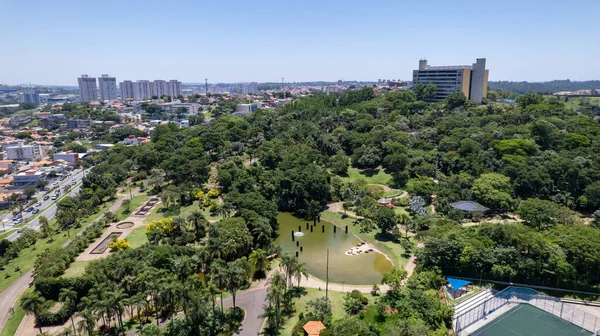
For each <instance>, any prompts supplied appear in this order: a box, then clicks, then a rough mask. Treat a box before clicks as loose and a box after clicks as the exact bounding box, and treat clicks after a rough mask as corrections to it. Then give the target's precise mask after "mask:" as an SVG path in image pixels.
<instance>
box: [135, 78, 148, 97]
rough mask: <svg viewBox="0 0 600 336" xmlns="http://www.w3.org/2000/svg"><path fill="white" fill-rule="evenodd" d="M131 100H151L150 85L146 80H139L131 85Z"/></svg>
mask: <svg viewBox="0 0 600 336" xmlns="http://www.w3.org/2000/svg"><path fill="white" fill-rule="evenodd" d="M133 98H134V99H135V100H143V99H150V98H152V83H150V81H147V80H139V81H137V82H134V83H133Z"/></svg>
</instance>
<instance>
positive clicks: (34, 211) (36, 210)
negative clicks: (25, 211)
mask: <svg viewBox="0 0 600 336" xmlns="http://www.w3.org/2000/svg"><path fill="white" fill-rule="evenodd" d="M38 212H40V209H33V211H32V212H31V213H32V214H34V215H35V214H36V213H38Z"/></svg>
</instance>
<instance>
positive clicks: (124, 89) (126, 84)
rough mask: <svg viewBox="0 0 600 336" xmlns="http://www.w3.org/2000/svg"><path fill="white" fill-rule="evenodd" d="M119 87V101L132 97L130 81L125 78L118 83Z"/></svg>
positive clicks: (131, 83)
mask: <svg viewBox="0 0 600 336" xmlns="http://www.w3.org/2000/svg"><path fill="white" fill-rule="evenodd" d="M119 89H120V90H121V101H126V100H127V99H130V98H134V94H133V82H132V81H130V80H126V81H123V82H121V83H119Z"/></svg>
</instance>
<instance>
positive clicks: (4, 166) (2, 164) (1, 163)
mask: <svg viewBox="0 0 600 336" xmlns="http://www.w3.org/2000/svg"><path fill="white" fill-rule="evenodd" d="M16 167H17V162H16V161H13V160H0V169H1V170H9V169H15V168H16Z"/></svg>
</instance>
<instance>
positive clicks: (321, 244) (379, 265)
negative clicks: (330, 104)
mask: <svg viewBox="0 0 600 336" xmlns="http://www.w3.org/2000/svg"><path fill="white" fill-rule="evenodd" d="M277 219H278V220H279V238H277V240H276V241H275V243H276V244H279V245H280V246H281V249H282V250H283V251H287V252H290V253H292V254H296V251H298V258H299V259H300V261H303V262H305V263H306V269H307V270H308V272H309V273H310V274H311V275H313V276H315V277H317V278H319V279H321V280H325V277H326V268H327V265H326V264H327V249H329V281H330V282H335V283H342V284H352V285H372V284H376V283H380V282H381V276H382V273H383V272H385V271H387V270H389V269H390V268H392V263H391V262H390V261H389V260H388V259H387V258H386V256H385V255H383V254H381V253H378V252H374V251H373V252H369V253H360V254H358V255H346V254H345V252H346V251H348V250H349V249H350V248H352V247H356V246H357V244H358V243H360V240H359V239H358V238H356V237H355V236H354V235H353V234H351V233H350V232H348V233H347V234H346V233H345V232H344V229H343V228H340V227H337V229H336V231H337V232H335V233H334V232H333V231H334V225H333V224H331V223H329V222H325V221H321V222H320V223H318V222H317V225H316V226H313V232H310V226H312V224H313V223H312V221H311V222H309V221H306V220H302V219H299V218H297V217H294V216H293V215H292V214H291V213H280V214H279V215H278V216H277ZM306 223H309V229H308V230H307V229H306ZM298 226H300V227H301V229H302V231H301V232H302V234H301V235H300V234H298V233H297V232H298ZM323 226H324V231H325V232H323ZM292 230H293V231H294V232H296V233H297V234H296V235H295V237H294V241H292ZM297 245H298V246H297ZM300 247H302V251H300Z"/></svg>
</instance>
